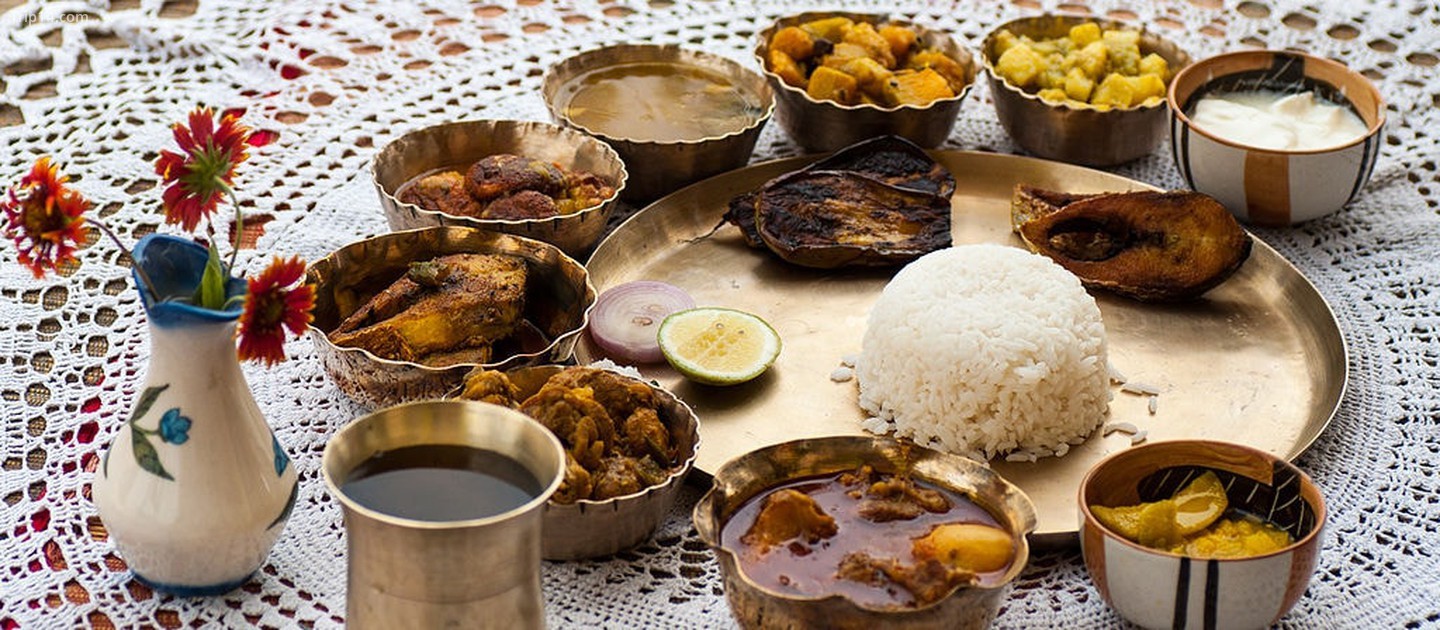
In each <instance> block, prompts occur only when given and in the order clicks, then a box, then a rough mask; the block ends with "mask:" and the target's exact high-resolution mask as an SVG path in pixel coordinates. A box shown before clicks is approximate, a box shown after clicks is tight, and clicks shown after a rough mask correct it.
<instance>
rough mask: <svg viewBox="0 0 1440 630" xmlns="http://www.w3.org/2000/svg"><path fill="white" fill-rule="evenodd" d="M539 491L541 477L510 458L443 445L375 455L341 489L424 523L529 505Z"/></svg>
mask: <svg viewBox="0 0 1440 630" xmlns="http://www.w3.org/2000/svg"><path fill="white" fill-rule="evenodd" d="M541 490H543V488H541V487H540V482H539V480H537V479H535V476H534V475H532V474H530V471H528V470H526V469H525V467H524V466H522V465H520V463H519V462H516V461H515V460H513V459H510V458H509V457H506V456H504V455H501V454H499V453H496V452H494V451H487V450H483V449H478V448H473V447H469V446H458V445H439V444H435V445H423V446H407V447H404V448H397V449H394V450H390V451H383V452H380V453H376V454H375V455H373V456H371V457H370V459H367V460H365V461H364V462H361V463H360V465H359V466H356V467H355V469H354V470H352V471H350V475H349V476H348V477H347V478H346V479H345V483H344V484H343V485H342V486H341V487H340V491H341V492H343V493H344V494H345V495H346V496H348V497H350V498H351V499H352V500H354V501H355V502H356V503H359V504H360V505H363V506H365V507H367V508H370V509H372V510H375V511H377V512H384V513H385V514H389V515H391V516H399V517H402V518H409V519H415V520H421V521H464V520H471V519H477V518H486V517H489V516H495V515H497V514H502V513H505V512H508V511H510V510H513V509H515V508H517V507H520V506H522V505H524V504H526V503H529V502H530V501H531V500H533V499H534V498H535V497H537V496H540V491H541Z"/></svg>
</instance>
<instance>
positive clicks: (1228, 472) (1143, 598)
mask: <svg viewBox="0 0 1440 630" xmlns="http://www.w3.org/2000/svg"><path fill="white" fill-rule="evenodd" d="M1079 508H1080V546H1081V549H1082V553H1083V555H1084V557H1085V568H1086V569H1087V570H1088V571H1089V573H1090V579H1091V580H1092V581H1093V582H1094V583H1095V588H1096V589H1097V590H1098V591H1100V596H1101V597H1103V598H1104V599H1105V602H1106V603H1108V604H1109V605H1110V607H1111V608H1113V609H1115V611H1116V612H1117V613H1119V614H1120V616H1121V617H1124V618H1125V619H1127V620H1129V621H1130V622H1132V623H1134V624H1136V625H1139V626H1142V627H1146V628H1162V627H1163V628H1170V627H1175V628H1202V627H1203V628H1265V627H1269V626H1271V625H1273V624H1275V623H1277V622H1278V621H1280V619H1281V618H1282V617H1284V616H1285V614H1286V613H1287V612H1288V611H1289V610H1290V608H1291V607H1293V606H1294V605H1295V603H1296V602H1297V601H1298V600H1299V599H1300V597H1301V596H1302V595H1304V593H1305V589H1306V586H1307V585H1308V584H1309V582H1310V576H1311V574H1312V573H1314V571H1315V564H1316V561H1317V560H1318V559H1319V553H1320V545H1321V539H1322V537H1323V531H1324V528H1325V518H1326V516H1325V500H1324V498H1323V497H1322V496H1321V495H1320V490H1319V488H1318V487H1317V486H1316V485H1315V483H1314V482H1313V481H1311V480H1310V477H1308V476H1307V475H1306V474H1305V473H1304V472H1302V471H1301V470H1300V469H1299V468H1296V467H1295V466H1294V465H1293V464H1291V463H1290V462H1287V461H1285V460H1284V459H1283V458H1280V457H1277V456H1275V455H1271V454H1269V453H1266V452H1263V451H1259V450H1256V449H1253V448H1250V447H1247V446H1240V445H1237V444H1230V443H1226V442H1211V441H1204V440H1179V441H1172V442H1156V443H1153V444H1147V445H1144V446H1140V447H1136V448H1131V449H1129V450H1125V451H1121V452H1119V453H1116V454H1114V455H1111V456H1110V457H1108V458H1106V459H1104V460H1102V461H1101V462H1100V463H1098V464H1096V465H1095V467H1094V468H1092V469H1091V470H1090V472H1089V473H1088V474H1087V475H1086V476H1085V478H1084V480H1082V481H1081V483H1080V492H1079Z"/></svg>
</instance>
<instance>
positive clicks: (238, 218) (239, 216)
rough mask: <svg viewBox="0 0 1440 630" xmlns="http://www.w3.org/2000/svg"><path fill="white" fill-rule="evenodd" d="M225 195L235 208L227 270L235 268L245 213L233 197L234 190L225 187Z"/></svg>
mask: <svg viewBox="0 0 1440 630" xmlns="http://www.w3.org/2000/svg"><path fill="white" fill-rule="evenodd" d="M225 193H226V194H228V195H230V205H233V206H235V242H233V243H231V244H230V264H229V265H227V268H229V269H234V268H235V257H236V256H237V255H239V253H240V242H241V239H243V238H244V237H245V213H244V212H241V211H240V200H239V199H237V198H236V197H235V189H234V188H231V187H229V186H226V187H225Z"/></svg>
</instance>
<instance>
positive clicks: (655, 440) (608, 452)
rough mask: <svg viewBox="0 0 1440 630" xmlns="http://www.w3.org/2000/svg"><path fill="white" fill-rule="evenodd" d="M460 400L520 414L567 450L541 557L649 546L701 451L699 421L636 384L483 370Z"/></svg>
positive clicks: (547, 511) (672, 400) (556, 369)
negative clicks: (542, 426)
mask: <svg viewBox="0 0 1440 630" xmlns="http://www.w3.org/2000/svg"><path fill="white" fill-rule="evenodd" d="M459 397H460V398H464V399H468V400H478V401H482V402H488V403H492V404H497V405H502V406H505V407H510V408H512V409H518V410H520V412H522V413H524V414H526V415H528V416H530V417H532V418H535V419H536V420H538V421H540V423H541V424H543V425H545V427H546V428H547V429H550V431H551V432H552V433H554V434H555V435H556V437H558V438H559V439H560V442H561V444H562V445H563V446H564V447H565V474H564V479H563V480H562V481H561V483H560V487H559V489H557V490H556V491H555V494H554V495H553V496H551V498H550V500H549V501H548V502H547V503H546V504H545V508H544V522H545V528H544V529H545V535H544V541H543V543H542V555H543V556H544V557H545V558H546V559H549V560H574V559H578V558H593V557H597V556H605V555H610V554H613V553H617V552H619V551H623V550H625V549H629V548H631V547H634V546H635V545H638V544H640V543H641V542H643V541H644V540H646V539H647V538H649V537H650V535H651V534H652V533H653V532H654V531H655V528H656V527H658V526H659V525H660V521H661V520H662V519H663V518H664V517H665V514H666V512H667V511H668V510H669V508H670V506H671V505H672V504H673V503H674V502H675V498H676V497H677V496H678V495H679V492H680V488H681V486H682V485H683V483H684V480H685V475H686V474H688V473H689V472H690V468H691V467H692V466H693V465H694V462H695V454H696V452H697V450H698V448H699V443H700V433H699V424H698V421H697V420H696V417H695V412H694V411H692V410H691V409H690V407H689V406H688V405H686V404H685V403H684V402H682V401H681V400H679V399H678V398H676V397H675V396H674V395H673V394H671V393H670V392H668V391H666V390H665V389H662V388H660V387H656V386H654V385H650V384H648V383H645V382H643V381H641V380H639V379H637V378H632V377H630V376H625V375H623V374H619V373H617V372H614V371H610V370H606V369H601V368H596V367H580V366H571V367H563V366H558V365H541V366H533V367H522V368H516V369H513V370H509V371H498V370H487V369H484V368H480V369H476V370H474V371H473V372H471V373H470V374H469V375H468V376H466V378H465V383H464V385H463V386H462V388H461V390H460V393H459Z"/></svg>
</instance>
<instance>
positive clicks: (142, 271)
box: [85, 217, 160, 304]
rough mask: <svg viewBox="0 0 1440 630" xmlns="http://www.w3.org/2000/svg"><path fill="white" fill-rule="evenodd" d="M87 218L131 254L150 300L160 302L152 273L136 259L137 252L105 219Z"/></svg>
mask: <svg viewBox="0 0 1440 630" xmlns="http://www.w3.org/2000/svg"><path fill="white" fill-rule="evenodd" d="M85 220H86V221H88V222H90V223H92V224H94V225H95V227H97V228H100V231H101V232H102V233H104V234H105V236H108V237H110V240H111V241H114V242H115V246H116V247H119V248H120V251H122V252H125V254H126V255H128V256H130V262H131V268H133V269H134V270H135V273H138V274H140V280H141V281H143V282H144V283H145V290H146V291H148V292H149V293H150V301H151V302H153V303H156V304H159V303H160V294H158V293H156V292H155V283H154V282H151V281H150V274H147V273H145V267H144V266H142V265H141V264H140V262H139V261H137V260H135V252H133V251H131V250H130V248H129V247H126V246H125V243H123V242H121V241H120V237H119V236H116V235H115V232H114V231H113V230H111V229H110V226H108V225H105V222H104V221H101V220H99V219H91V218H89V217H86V219H85Z"/></svg>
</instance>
